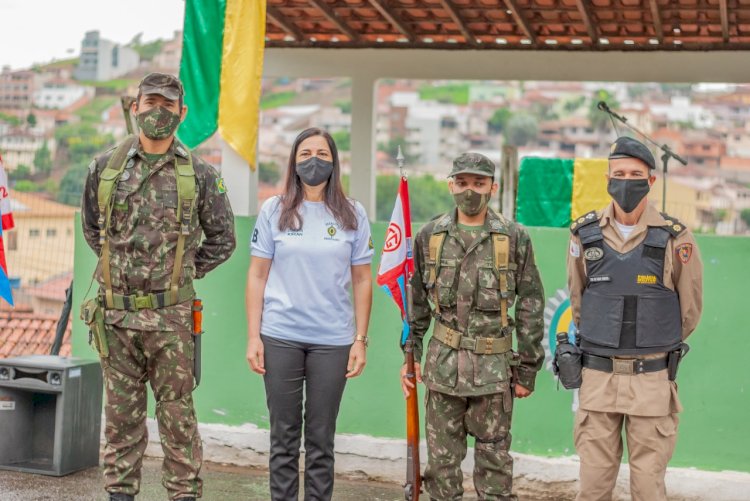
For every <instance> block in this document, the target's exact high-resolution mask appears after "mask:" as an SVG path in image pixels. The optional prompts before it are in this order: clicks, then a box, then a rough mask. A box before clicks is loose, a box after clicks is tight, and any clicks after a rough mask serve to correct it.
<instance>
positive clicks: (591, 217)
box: [570, 210, 599, 235]
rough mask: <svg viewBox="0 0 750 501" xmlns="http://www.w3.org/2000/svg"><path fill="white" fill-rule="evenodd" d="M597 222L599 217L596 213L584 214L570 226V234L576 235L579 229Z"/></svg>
mask: <svg viewBox="0 0 750 501" xmlns="http://www.w3.org/2000/svg"><path fill="white" fill-rule="evenodd" d="M597 221H599V217H598V216H597V215H596V211H595V210H592V211H591V212H589V213H588V214H584V215H583V216H581V217H579V218H578V219H576V220H575V221H573V223H572V224H571V225H570V232H571V233H573V234H574V235H575V234H576V233H578V230H579V229H581V228H583V227H584V226H586V225H589V224H591V223H594V222H597Z"/></svg>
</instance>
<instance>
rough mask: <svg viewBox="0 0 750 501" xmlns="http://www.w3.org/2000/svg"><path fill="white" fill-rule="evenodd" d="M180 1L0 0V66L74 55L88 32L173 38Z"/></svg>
mask: <svg viewBox="0 0 750 501" xmlns="http://www.w3.org/2000/svg"><path fill="white" fill-rule="evenodd" d="M184 10H185V4H184V0H0V67H2V66H5V65H9V66H10V67H11V68H13V69H20V68H26V67H29V66H31V65H32V64H33V63H37V62H47V61H50V60H52V59H53V58H57V59H65V58H70V57H75V56H77V55H78V54H79V52H80V50H81V40H83V36H84V34H85V33H86V32H87V31H90V30H99V31H100V33H101V36H102V38H106V39H108V40H112V41H114V42H119V43H127V42H129V41H130V40H132V38H133V37H134V36H135V35H136V34H138V33H139V32H143V40H144V41H149V40H153V39H156V38H172V35H173V33H174V31H175V30H179V29H182V19H183V14H184Z"/></svg>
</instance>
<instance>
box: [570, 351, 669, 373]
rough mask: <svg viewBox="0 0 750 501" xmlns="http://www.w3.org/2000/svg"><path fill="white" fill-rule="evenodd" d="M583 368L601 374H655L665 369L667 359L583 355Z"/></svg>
mask: <svg viewBox="0 0 750 501" xmlns="http://www.w3.org/2000/svg"><path fill="white" fill-rule="evenodd" d="M583 366H584V367H587V368H589V369H594V370H597V371H602V372H610V373H613V374H628V375H633V374H643V373H645V372H657V371H662V370H664V369H666V368H667V357H664V358H653V359H642V358H614V357H612V358H610V357H600V356H598V355H591V354H590V353H584V354H583Z"/></svg>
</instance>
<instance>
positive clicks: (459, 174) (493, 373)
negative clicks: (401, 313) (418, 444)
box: [402, 153, 544, 500]
mask: <svg viewBox="0 0 750 501" xmlns="http://www.w3.org/2000/svg"><path fill="white" fill-rule="evenodd" d="M494 174H495V166H494V164H493V163H492V161H490V160H489V159H488V158H487V157H485V156H483V155H480V154H476V153H465V154H463V155H461V156H459V157H458V158H456V159H455V161H454V162H453V170H452V171H451V173H450V176H449V177H450V181H449V188H450V191H451V193H452V194H453V196H454V198H455V201H456V205H457V209H456V210H454V211H452V212H449V213H447V214H443V215H441V216H438V217H436V218H435V219H433V220H432V221H431V222H429V223H428V224H427V225H425V226H424V227H423V228H422V229H421V230H420V231H419V233H418V234H417V237H416V239H415V242H414V260H415V272H414V277H413V279H412V289H413V304H412V318H411V329H412V334H413V336H414V340H415V346H414V358H415V360H416V361H420V360H421V356H422V339H423V337H424V335H425V333H426V331H427V329H428V328H429V326H430V317H432V316H434V317H435V319H436V321H435V328H434V332H433V336H432V338H431V339H430V342H429V345H428V347H427V357H426V361H425V368H424V383H425V385H426V386H427V396H426V405H427V412H426V417H425V420H426V432H427V452H428V462H427V469H426V471H425V475H424V485H425V490H426V491H427V493H428V494H429V495H430V498H431V499H434V500H456V499H461V497H462V495H463V487H462V483H463V475H462V473H461V461H462V460H463V458H464V457H465V456H466V446H467V445H466V439H467V434H468V435H472V436H473V437H474V438H475V439H476V445H475V455H474V459H475V466H474V486H475V487H476V491H477V494H478V496H479V499H482V500H509V499H515V496H513V495H512V494H511V491H512V477H513V459H512V458H511V456H510V454H509V452H508V451H509V449H510V442H511V435H510V427H511V415H512V411H513V397H514V396H515V397H518V398H523V397H526V396H528V395H529V394H531V392H532V391H533V389H534V381H535V378H536V373H537V371H539V369H540V368H541V365H542V361H543V359H544V351H543V349H542V345H541V340H542V334H543V330H544V321H543V308H544V306H543V305H544V302H543V298H544V292H543V290H542V281H541V280H540V278H539V272H538V270H537V267H536V264H535V263H534V252H533V250H532V246H531V240H530V239H529V235H528V233H527V232H526V230H525V229H524V228H523V227H521V226H520V225H518V224H516V223H514V222H512V221H509V220H508V219H506V218H505V217H503V216H502V215H501V214H498V213H496V212H494V211H493V210H492V209H490V208H489V207H488V202H489V200H490V197H491V195H492V194H494V193H495V192H496V191H497V188H498V185H497V183H495V182H494ZM514 302H515V321H514V320H513V318H509V317H508V308H510V307H511V306H512V305H513V303H514ZM430 303H432V306H431V304H430ZM514 329H515V330H516V336H517V344H518V353H517V354H516V353H514V352H513V351H512V341H511V339H512V337H511V336H512V332H513V330H514ZM415 371H416V375H417V380H418V381H421V380H422V378H421V374H420V368H419V366H418V364H415ZM405 373H406V371H405V367H404V368H402V386H403V389H404V392H405V393H406V391H407V386H410V383H409V381H408V380H407V379H405V378H404V377H403V376H404V375H405ZM514 375H515V378H514Z"/></svg>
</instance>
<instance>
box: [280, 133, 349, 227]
mask: <svg viewBox="0 0 750 501" xmlns="http://www.w3.org/2000/svg"><path fill="white" fill-rule="evenodd" d="M313 136H322V137H324V138H325V140H326V141H327V142H328V147H329V148H330V149H331V160H332V161H333V172H332V173H331V177H330V178H329V179H328V184H327V185H326V188H325V191H324V192H323V201H324V202H325V204H326V207H327V208H328V210H330V211H331V213H332V214H333V217H334V218H335V219H336V222H337V223H339V224H340V225H341V226H342V227H343V228H344V229H346V230H356V229H357V214H356V213H355V212H354V204H352V203H351V202H350V201H349V199H347V198H346V195H344V190H343V189H342V187H341V168H340V166H339V152H338V149H337V148H336V143H335V142H334V141H333V138H332V137H331V135H330V134H329V133H328V132H326V131H324V130H323V129H319V128H317V127H311V128H309V129H305V130H303V131H302V132H301V133H300V135H299V136H297V139H295V140H294V144H293V145H292V151H291V152H290V153H289V166H288V167H287V170H286V181H285V183H284V194H283V195H281V216H279V230H281V231H286V230H292V231H300V230H301V229H302V216H301V215H300V213H299V206H300V204H301V203H302V200H303V199H304V197H305V190H304V187H303V186H302V180H300V178H299V176H298V175H297V169H296V167H297V150H298V149H299V145H300V144H301V143H302V141H304V140H305V139H307V138H308V137H313Z"/></svg>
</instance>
